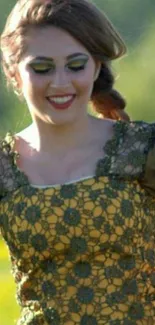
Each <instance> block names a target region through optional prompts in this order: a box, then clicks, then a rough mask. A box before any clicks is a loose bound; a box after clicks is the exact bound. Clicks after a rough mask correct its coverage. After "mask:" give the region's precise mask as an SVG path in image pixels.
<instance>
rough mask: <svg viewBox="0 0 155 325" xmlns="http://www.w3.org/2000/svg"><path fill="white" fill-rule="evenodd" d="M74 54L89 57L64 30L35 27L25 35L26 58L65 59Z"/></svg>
mask: <svg viewBox="0 0 155 325" xmlns="http://www.w3.org/2000/svg"><path fill="white" fill-rule="evenodd" d="M74 53H83V54H86V55H90V54H89V52H88V51H87V49H86V48H85V47H84V45H83V44H81V43H80V42H79V41H78V40H76V39H75V38H74V37H73V36H72V35H70V34H69V33H68V32H66V31H65V30H62V29H59V28H57V27H54V26H46V27H39V28H38V27H37V28H33V29H31V30H30V31H29V32H28V33H27V35H26V51H25V55H26V56H33V57H36V56H45V57H52V58H53V59H57V58H64V59H65V58H67V57H68V56H69V55H72V54H74Z"/></svg>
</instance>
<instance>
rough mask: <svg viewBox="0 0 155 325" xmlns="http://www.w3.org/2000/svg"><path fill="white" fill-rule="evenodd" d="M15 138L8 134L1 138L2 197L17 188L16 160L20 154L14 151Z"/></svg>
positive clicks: (0, 180) (0, 174) (0, 195)
mask: <svg viewBox="0 0 155 325" xmlns="http://www.w3.org/2000/svg"><path fill="white" fill-rule="evenodd" d="M14 143H15V136H14V135H13V134H12V133H7V134H6V135H5V136H4V137H1V138H0V197H3V196H5V194H6V193H7V192H10V191H12V190H14V189H15V188H16V187H17V183H18V175H17V168H16V160H17V157H18V154H17V153H16V151H14Z"/></svg>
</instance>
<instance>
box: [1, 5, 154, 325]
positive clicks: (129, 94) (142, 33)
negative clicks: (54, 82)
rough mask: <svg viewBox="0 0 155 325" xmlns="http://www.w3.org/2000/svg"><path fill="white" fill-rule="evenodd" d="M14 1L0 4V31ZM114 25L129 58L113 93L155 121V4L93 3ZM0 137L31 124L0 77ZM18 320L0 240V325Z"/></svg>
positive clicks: (132, 111) (119, 67)
mask: <svg viewBox="0 0 155 325" xmlns="http://www.w3.org/2000/svg"><path fill="white" fill-rule="evenodd" d="M15 2H16V1H15V0H1V2H0V31H2V29H3V26H4V23H5V19H6V17H7V15H8V13H9V12H10V10H11V8H12V7H13V5H14V4H15ZM94 2H96V3H97V5H98V6H100V8H102V9H103V10H104V11H105V12H106V13H107V15H108V17H109V18H110V19H111V20H112V21H113V23H114V25H115V26H116V27H117V29H118V30H119V32H120V33H121V35H122V36H123V38H124V40H125V41H126V44H127V47H128V54H127V55H126V56H125V57H124V58H123V59H121V60H118V61H117V62H116V63H115V64H114V65H113V70H114V73H115V75H116V89H118V90H119V91H120V92H121V93H122V94H123V95H124V96H125V98H126V100H127V112H128V113H129V115H130V117H131V119H132V120H133V119H134V120H144V121H147V122H153V121H155V108H154V106H155V105H154V102H155V19H154V17H155V1H154V0H96V1H94ZM0 80H1V87H0V121H1V127H0V135H1V136H4V135H5V133H6V132H7V131H8V130H10V131H12V132H17V131H19V130H21V129H22V128H24V127H25V126H27V125H28V124H29V123H30V116H29V113H28V111H27V108H26V107H25V106H24V104H22V103H21V102H19V101H18V100H17V99H16V97H15V95H14V94H13V93H12V92H8V91H7V89H6V87H5V81H4V78H3V76H2V74H1V75H0ZM18 316H19V308H18V306H17V303H16V300H15V285H14V282H13V279H12V277H11V273H10V265H9V262H8V252H7V249H6V247H5V245H4V243H3V241H1V240H0V324H1V325H13V324H15V323H16V320H17V319H18Z"/></svg>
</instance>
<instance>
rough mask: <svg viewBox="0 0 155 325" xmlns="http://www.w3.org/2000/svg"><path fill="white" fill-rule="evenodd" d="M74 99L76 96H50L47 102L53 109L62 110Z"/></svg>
mask: <svg viewBox="0 0 155 325" xmlns="http://www.w3.org/2000/svg"><path fill="white" fill-rule="evenodd" d="M75 97H76V95H63V96H50V97H47V100H48V102H49V103H50V104H51V105H52V106H53V107H54V108H55V109H59V110H61V109H62V110H63V109H67V108H69V107H70V106H71V104H72V102H73V101H74V99H75Z"/></svg>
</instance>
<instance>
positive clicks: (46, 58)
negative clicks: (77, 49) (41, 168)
mask: <svg viewBox="0 0 155 325" xmlns="http://www.w3.org/2000/svg"><path fill="white" fill-rule="evenodd" d="M79 56H85V57H88V55H87V54H85V53H74V54H70V55H68V56H67V57H66V59H67V60H70V59H74V58H76V57H79ZM33 61H48V62H53V61H54V59H53V58H50V57H47V56H36V57H34V58H33V59H32V60H31V62H33Z"/></svg>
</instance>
